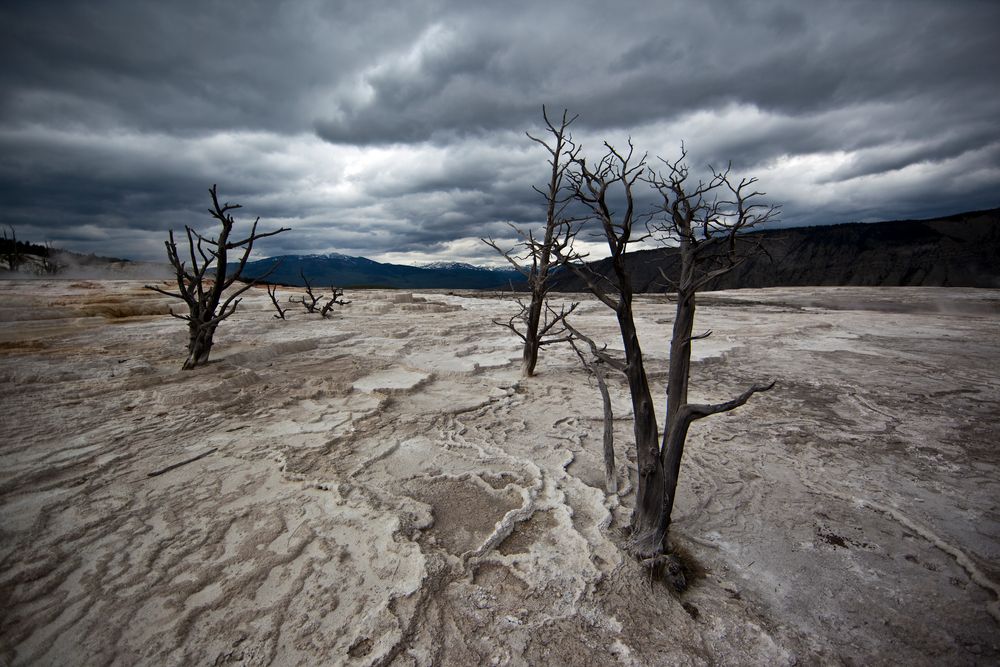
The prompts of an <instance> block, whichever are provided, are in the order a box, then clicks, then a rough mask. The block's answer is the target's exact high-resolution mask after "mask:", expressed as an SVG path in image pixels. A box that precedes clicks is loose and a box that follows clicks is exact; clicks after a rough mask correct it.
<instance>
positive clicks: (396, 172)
mask: <svg viewBox="0 0 1000 667" xmlns="http://www.w3.org/2000/svg"><path fill="white" fill-rule="evenodd" d="M998 38H1000V3H998V2H996V1H995V0H983V1H977V0H949V1H944V0H936V1H922V0H899V1H896V2H893V1H884V0H864V1H862V2H850V1H849V0H836V1H830V2H812V1H807V0H794V1H789V2H784V1H778V0H776V1H771V0H755V1H746V2H741V1H737V0H718V1H711V2H704V1H702V2H693V1H677V2H670V1H663V2H653V1H647V2H627V1H623V2H619V3H607V2H600V3H597V2H594V3H591V2H587V1H585V0H578V1H576V2H556V1H548V2H537V1H532V2H521V1H520V0H514V1H509V0H508V1H507V2H504V3H479V4H478V5H477V4H476V3H473V2H469V1H468V0H464V1H463V0H459V1H457V2H447V1H442V2H436V1H431V0H412V1H410V2H398V3H388V2H377V1H374V0H365V1H354V0H344V1H341V2H321V1H319V0H295V1H288V2H279V1H276V0H275V1H270V0H267V1H265V0H259V1H251V0H242V1H236V0H234V1H228V0H219V1H213V0H198V1H197V2H182V1H178V0H172V1H170V2H136V1H135V0H123V1H121V2H117V1H112V0H106V1H105V0H96V1H91V2H57V1H55V0H38V1H36V2H26V1H25V2H20V1H10V2H4V3H2V4H0V223H2V224H9V225H14V226H15V228H16V230H17V234H18V237H19V238H23V239H26V240H32V241H35V242H42V241H51V242H52V243H53V245H56V246H59V247H65V248H69V249H72V250H78V251H81V252H96V253H98V254H105V255H116V256H122V257H129V258H132V259H160V258H162V257H163V256H164V255H163V246H162V241H163V239H164V238H165V236H166V230H167V229H169V228H171V227H173V228H178V229H179V228H181V227H183V225H184V224H185V223H187V224H192V225H194V226H196V227H204V226H207V225H208V224H209V222H210V221H209V218H208V215H207V212H206V210H205V209H206V207H207V206H208V204H209V198H208V192H207V190H208V188H209V186H211V185H212V183H218V184H219V191H220V193H221V194H222V196H223V198H225V199H227V200H229V201H233V202H239V203H241V204H243V206H244V211H243V213H245V218H247V219H248V220H247V221H249V220H252V217H253V216H257V215H259V216H260V217H261V226H262V227H263V228H264V229H270V228H273V227H276V226H278V225H285V226H288V227H292V228H293V231H292V232H290V233H287V234H282V235H280V236H278V237H274V238H269V239H266V240H265V241H263V242H262V243H261V248H260V250H261V251H262V254H266V255H274V254H285V253H303V254H306V253H322V252H341V253H344V254H349V255H364V256H367V257H371V258H372V259H376V260H380V261H394V262H403V263H422V262H427V261H437V260H458V261H471V262H478V263H494V262H495V261H496V257H495V254H494V253H493V251H491V250H490V249H489V248H487V247H485V246H484V245H483V244H482V243H481V242H480V241H479V240H478V239H479V237H481V236H484V235H489V234H492V235H494V236H496V237H498V238H505V237H506V238H509V237H511V233H510V232H509V230H508V228H507V226H506V223H507V222H508V221H509V222H514V223H517V224H518V225H522V226H526V225H531V224H533V223H537V222H538V220H539V219H540V218H541V217H542V216H543V215H544V208H543V205H542V202H541V201H540V200H539V198H538V195H536V194H535V193H534V192H533V191H532V189H531V186H532V185H533V184H541V183H542V182H543V181H544V180H545V169H546V164H545V160H546V154H545V153H544V151H543V150H542V149H541V148H539V147H538V146H537V145H535V144H533V143H532V142H531V141H529V140H528V139H527V138H526V137H525V136H524V132H525V130H531V131H533V132H539V131H540V129H539V125H540V122H541V106H542V104H546V105H547V106H548V108H549V109H550V110H555V111H561V110H562V109H563V108H569V109H570V111H571V112H572V113H576V114H579V115H580V118H579V120H578V121H577V122H576V123H575V124H574V126H573V129H574V139H575V140H576V141H577V142H578V143H582V144H583V146H584V150H585V152H587V153H588V154H593V155H596V154H597V151H598V149H599V148H600V145H601V142H602V141H603V140H605V139H607V140H609V141H612V142H613V143H620V142H623V141H624V140H625V138H626V137H628V136H631V137H632V138H633V141H634V142H635V143H636V145H637V147H638V148H639V149H641V150H643V151H648V152H649V153H650V154H651V155H654V156H655V155H661V156H663V157H668V158H672V157H675V156H676V154H677V152H678V150H679V147H680V143H681V142H682V141H683V142H684V143H685V145H686V147H687V149H688V153H689V162H690V163H691V165H692V167H701V166H702V165H705V164H707V163H712V164H714V165H720V164H724V163H725V162H727V161H729V160H732V162H733V165H734V168H735V169H736V171H737V172H738V173H740V174H743V175H755V176H757V177H759V178H760V181H761V188H762V189H764V190H766V191H767V193H768V196H769V199H771V200H773V201H774V202H776V203H780V204H782V205H783V208H784V212H783V216H782V220H783V224H785V225H801V224H825V223H835V222H846V221H851V220H866V221H867V220H880V219H892V218H902V217H928V216H932V215H938V214H944V213H953V212H959V211H964V210H970V209H979V208H992V207H996V206H1000V187H998V186H1000V121H998V120H997V119H998V118H1000V49H998V48H997V41H998ZM238 219H241V220H242V219H244V217H238Z"/></svg>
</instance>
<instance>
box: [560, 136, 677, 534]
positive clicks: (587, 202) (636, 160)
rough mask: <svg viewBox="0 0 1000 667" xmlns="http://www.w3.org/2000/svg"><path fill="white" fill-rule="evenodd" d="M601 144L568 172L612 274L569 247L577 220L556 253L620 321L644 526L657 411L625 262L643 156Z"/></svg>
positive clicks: (650, 500) (637, 233) (639, 224)
mask: <svg viewBox="0 0 1000 667" xmlns="http://www.w3.org/2000/svg"><path fill="white" fill-rule="evenodd" d="M604 147H605V153H604V155H603V156H602V157H601V159H600V160H599V161H598V162H597V163H596V164H595V165H593V166H591V165H590V164H589V163H588V162H587V160H586V159H585V158H580V157H577V158H575V159H574V160H573V169H572V170H571V172H570V173H569V176H570V181H571V184H572V186H571V187H572V192H573V196H574V199H575V200H576V201H577V202H578V204H579V205H580V206H582V208H583V210H584V211H585V213H586V216H585V218H584V221H586V222H590V223H591V224H596V225H597V227H598V228H599V229H600V230H601V235H602V236H603V238H604V240H605V241H606V242H607V244H608V250H609V251H610V258H609V260H610V265H611V271H610V274H609V275H605V274H602V273H599V272H598V271H596V270H595V269H593V268H592V267H591V266H590V265H588V264H585V263H584V259H585V257H586V256H585V255H581V254H579V253H577V252H575V251H573V250H572V242H573V239H574V238H575V237H576V235H577V234H578V233H579V231H580V229H581V224H580V223H579V222H578V223H567V224H565V225H563V228H562V234H561V235H562V237H563V240H562V242H561V243H560V244H559V245H558V247H557V254H558V255H559V259H560V261H562V262H563V263H564V264H565V266H567V267H568V268H569V269H570V270H572V271H573V272H574V273H576V274H577V275H578V276H579V277H580V278H581V279H582V280H583V281H584V283H585V284H586V285H587V288H588V289H589V290H590V291H591V292H592V293H593V294H594V296H596V297H597V298H598V299H599V300H600V301H601V303H603V304H604V305H606V306H607V307H608V308H610V309H611V310H612V311H614V313H615V317H616V318H617V320H618V328H619V331H620V332H621V337H622V345H623V346H624V349H625V368H624V372H625V378H626V380H627V381H628V388H629V395H630V396H631V399H632V429H633V435H634V437H635V447H636V459H637V460H636V465H637V467H638V472H639V485H638V489H637V496H636V508H635V511H634V512H633V515H632V524H633V530H636V531H642V530H644V529H645V527H646V523H647V522H649V521H650V519H649V515H650V511H651V508H652V509H656V510H658V509H659V506H660V503H659V494H658V493H657V492H656V491H654V490H656V489H661V488H662V486H663V480H664V477H663V463H662V461H661V459H660V451H659V448H660V443H659V432H658V431H657V424H656V413H655V410H654V407H653V406H654V404H653V397H652V394H651V392H650V389H649V381H648V380H647V378H646V368H645V366H644V364H643V358H642V347H641V345H640V344H639V335H638V332H637V331H636V326H635V321H634V318H633V315H632V299H633V289H632V283H631V280H630V277H629V273H628V270H627V268H626V265H625V253H626V252H627V251H628V249H629V246H630V244H632V243H635V242H638V241H641V240H644V239H645V238H646V237H647V234H646V230H645V226H644V222H645V219H644V218H643V216H641V215H640V214H639V213H638V212H637V210H636V202H635V189H636V187H637V184H639V183H641V179H642V177H643V174H644V172H645V170H646V156H645V155H642V156H637V155H636V154H635V148H634V146H633V145H632V142H631V141H629V143H628V150H627V151H621V152H620V151H618V150H617V149H615V148H614V147H613V146H611V145H610V144H608V143H605V144H604ZM564 248H565V250H564Z"/></svg>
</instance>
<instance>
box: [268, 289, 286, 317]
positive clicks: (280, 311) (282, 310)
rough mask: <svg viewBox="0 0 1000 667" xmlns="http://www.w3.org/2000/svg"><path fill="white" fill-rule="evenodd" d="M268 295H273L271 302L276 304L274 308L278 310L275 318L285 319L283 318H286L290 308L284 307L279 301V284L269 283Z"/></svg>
mask: <svg viewBox="0 0 1000 667" xmlns="http://www.w3.org/2000/svg"><path fill="white" fill-rule="evenodd" d="M267 295H268V296H269V297H271V303H273V304H274V309H275V310H276V311H278V313H277V314H276V315H275V316H274V319H276V320H283V319H285V313H286V312H288V309H287V308H282V307H281V304H280V303H278V286H277V285H268V286H267Z"/></svg>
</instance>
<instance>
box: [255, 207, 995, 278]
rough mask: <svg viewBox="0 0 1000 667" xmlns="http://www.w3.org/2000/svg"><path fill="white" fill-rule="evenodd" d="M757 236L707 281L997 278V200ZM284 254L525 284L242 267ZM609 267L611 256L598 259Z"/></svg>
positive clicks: (481, 273)
mask: <svg viewBox="0 0 1000 667" xmlns="http://www.w3.org/2000/svg"><path fill="white" fill-rule="evenodd" d="M748 236H750V237H752V238H760V239H761V240H762V241H763V244H764V246H765V247H766V248H767V250H768V252H769V255H770V257H767V256H760V257H758V258H756V259H754V260H753V261H750V262H747V263H746V264H744V265H743V266H741V267H739V269H737V270H735V271H733V272H732V273H730V274H728V275H726V276H723V277H722V278H720V279H718V280H716V281H715V282H714V283H712V284H711V285H709V286H708V289H710V290H713V289H732V288H737V287H779V286H796V285H798V286H816V285H868V286H890V285H914V286H921V285H922V286H940V287H1000V209H992V210H988V211H974V212H970V213H960V214H957V215H951V216H947V217H943V218H934V219H930V220H896V221H891V222H872V223H845V224H840V225H828V226H817V227H795V228H787V229H770V230H765V231H760V232H754V233H753V234H752V235H748ZM278 262H280V265H279V266H278V268H277V269H275V271H274V273H272V274H271V275H270V276H268V277H267V281H268V282H274V283H280V284H285V285H300V286H301V285H302V284H303V282H302V278H301V274H303V273H304V274H305V275H306V276H307V277H308V279H309V281H310V282H311V283H312V284H313V285H314V286H317V287H327V286H330V285H336V286H337V287H355V288H357V287H389V288H401V289H422V288H427V289H501V288H507V289H509V288H510V285H511V284H513V285H515V287H520V288H523V284H524V281H523V278H522V277H521V275H520V274H519V273H518V272H517V271H514V270H513V269H510V268H500V269H496V268H485V267H478V266H472V265H470V264H463V263H458V262H435V263H434V264H428V265H426V266H419V267H418V266H406V265H401V264H383V263H380V262H375V261H372V260H370V259H366V258H364V257H349V256H347V255H339V254H329V255H286V256H283V257H271V258H269V259H263V260H259V261H256V262H250V263H249V264H247V266H246V269H245V271H244V277H246V278H251V279H252V278H257V277H260V276H262V275H263V274H265V273H266V272H267V271H268V270H269V269H270V268H271V267H272V266H274V265H275V264H276V263H278ZM627 263H628V266H629V268H630V275H631V277H632V282H633V287H634V289H635V291H636V292H663V291H667V290H666V287H665V285H666V283H665V281H664V280H663V278H662V276H661V275H660V269H663V270H664V271H665V272H666V273H667V275H668V276H669V275H671V273H672V272H675V271H676V270H677V252H676V250H675V249H673V248H659V249H656V250H642V251H638V252H634V253H629V255H628V256H627ZM592 264H593V266H594V267H595V268H597V270H598V271H606V270H607V269H608V261H607V260H599V261H596V262H593V263H592ZM554 283H555V289H556V290H557V291H572V292H582V291H585V287H584V285H583V283H582V282H581V281H580V280H579V278H577V277H576V276H575V275H574V274H573V273H572V272H571V271H562V272H560V274H559V275H558V276H557V277H556V279H555V280H554Z"/></svg>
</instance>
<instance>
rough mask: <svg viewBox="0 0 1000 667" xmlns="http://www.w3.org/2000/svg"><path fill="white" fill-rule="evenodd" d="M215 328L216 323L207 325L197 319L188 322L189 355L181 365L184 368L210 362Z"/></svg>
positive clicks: (189, 368)
mask: <svg viewBox="0 0 1000 667" xmlns="http://www.w3.org/2000/svg"><path fill="white" fill-rule="evenodd" d="M215 328H216V325H214V324H208V325H206V324H204V323H202V322H198V321H195V320H191V322H189V323H188V331H189V335H188V356H187V359H186V360H185V361H184V365H183V366H182V367H181V369H182V370H185V371H188V370H191V369H192V368H194V367H195V366H201V365H202V364H206V363H208V357H209V355H210V354H211V352H212V343H213V340H214V336H215Z"/></svg>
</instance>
